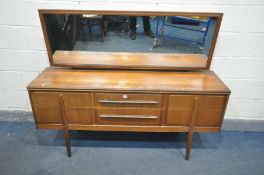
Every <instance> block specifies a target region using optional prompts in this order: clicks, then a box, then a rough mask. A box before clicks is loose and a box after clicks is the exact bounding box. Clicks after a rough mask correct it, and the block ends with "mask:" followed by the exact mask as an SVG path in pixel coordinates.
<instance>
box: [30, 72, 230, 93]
mask: <svg viewBox="0 0 264 175" xmlns="http://www.w3.org/2000/svg"><path fill="white" fill-rule="evenodd" d="M27 88H28V89H29V90H31V89H32V90H34V89H41V90H45V89H47V90H52V89H54V90H60V91H62V90H71V91H73V90H80V91H87V90H89V91H111V92H113V91H120V92H126V91H133V92H136V93H144V92H153V93H157V92H158V93H225V94H229V93H230V90H229V89H228V88H227V87H226V86H225V84H224V83H223V82H222V81H221V80H220V79H219V78H218V77H217V76H216V75H215V73H214V72H213V71H192V72H168V71H117V70H73V69H60V68H47V69H45V70H44V71H43V72H42V73H41V74H40V75H39V76H38V77H37V78H36V79H34V80H33V81H32V82H31V83H30V84H29V86H28V87H27Z"/></svg>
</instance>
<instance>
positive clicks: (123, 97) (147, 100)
mask: <svg viewBox="0 0 264 175" xmlns="http://www.w3.org/2000/svg"><path fill="white" fill-rule="evenodd" d="M94 97H95V99H94V103H95V107H100V108H152V109H156V108H161V105H162V96H161V95H153V94H130V93H122V94H121V93H120V94H116V93H95V94H94Z"/></svg>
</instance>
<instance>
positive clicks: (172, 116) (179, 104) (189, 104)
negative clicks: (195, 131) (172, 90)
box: [165, 95, 195, 126]
mask: <svg viewBox="0 0 264 175" xmlns="http://www.w3.org/2000/svg"><path fill="white" fill-rule="evenodd" d="M194 98H195V96H191V95H170V96H168V109H167V115H166V118H165V124H166V125H176V126H187V125H189V123H190V122H191V116H192V111H193V105H194Z"/></svg>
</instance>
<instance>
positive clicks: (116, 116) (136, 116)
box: [99, 114, 158, 119]
mask: <svg viewBox="0 0 264 175" xmlns="http://www.w3.org/2000/svg"><path fill="white" fill-rule="evenodd" d="M99 117H101V118H127V119H156V118H158V116H156V115H114V114H101V115H99Z"/></svg>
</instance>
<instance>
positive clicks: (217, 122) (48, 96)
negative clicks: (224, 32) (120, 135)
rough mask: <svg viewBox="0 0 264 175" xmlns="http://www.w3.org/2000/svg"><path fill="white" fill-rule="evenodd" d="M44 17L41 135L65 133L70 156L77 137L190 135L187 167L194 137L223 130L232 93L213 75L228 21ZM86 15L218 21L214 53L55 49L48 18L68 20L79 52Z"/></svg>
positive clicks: (35, 86)
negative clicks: (45, 58)
mask: <svg viewBox="0 0 264 175" xmlns="http://www.w3.org/2000/svg"><path fill="white" fill-rule="evenodd" d="M39 14H40V19H41V24H42V29H43V33H44V37H45V42H46V46H47V51H48V56H49V61H50V65H51V67H49V68H46V69H45V70H44V71H43V72H42V73H41V74H40V75H39V76H38V77H36V78H35V79H34V80H33V81H32V82H31V83H30V84H29V85H28V87H27V89H28V92H29V97H30V101H31V105H32V111H33V114H34V119H35V124H36V127H37V128H43V129H59V130H64V132H65V142H66V148H67V154H68V156H71V147H70V131H71V130H89V131H130V132H186V133H187V134H188V137H187V144H186V159H187V160H188V159H189V157H190V150H191V145H192V136H193V132H219V131H220V130H221V125H222V122H223V117H224V114H225V109H226V106H227V103H228V98H229V95H230V90H229V89H228V87H227V86H226V85H225V84H224V83H223V82H222V81H221V80H220V79H219V78H218V77H217V75H216V74H215V73H214V72H213V71H210V70H209V68H210V64H211V59H212V55H213V51H214V47H215V43H216V39H217V34H218V31H219V27H220V24H221V19H222V14H221V13H177V12H129V11H126V12H125V11H124V12H123V11H74V10H39ZM81 14H98V15H104V17H105V16H106V17H107V15H111V16H113V15H122V16H125V15H130V16H160V17H161V18H162V17H165V16H166V17H167V16H169V17H171V16H176V17H177V16H186V19H189V17H190V18H191V19H193V18H192V16H207V17H211V18H213V19H215V23H214V25H215V26H214V27H215V28H214V31H213V32H212V34H211V40H210V41H209V46H206V45H205V46H203V47H209V50H208V52H207V53H203V52H204V50H203V49H204V48H202V51H201V50H200V51H199V53H198V54H197V53H194V52H192V53H144V52H141V51H140V52H105V51H100V52H94V51H80V50H75V49H73V47H70V48H69V47H66V46H65V47H64V48H62V47H59V44H57V45H55V46H54V44H52V42H53V41H54V38H52V37H51V35H50V34H49V32H50V31H49V25H48V24H50V21H47V20H48V19H50V18H48V17H50V16H51V15H56V16H59V15H62V16H60V18H61V17H64V18H65V17H67V19H66V20H65V19H64V21H65V25H69V26H68V28H72V29H70V30H69V31H71V32H69V31H67V32H69V33H70V34H69V33H66V32H65V33H66V34H67V35H66V34H65V33H64V34H65V36H64V40H63V42H65V41H66V40H67V41H69V40H70V41H71V42H72V41H73V44H75V43H77V42H79V41H78V39H76V38H78V33H79V32H76V31H78V28H80V25H79V24H80V19H81V17H80V15H81ZM52 17H53V16H52ZM187 17H188V18H187ZM104 19H105V18H104ZM202 22H204V21H202ZM53 28H54V27H53ZM53 28H51V29H53ZM61 30H62V31H63V30H64V29H61ZM57 32H58V31H57ZM74 35H75V36H74ZM156 36H157V35H156ZM55 37H57V36H55ZM104 37H105V38H104V39H105V40H106V41H107V35H106V36H104ZM74 38H75V39H74ZM158 38H159V37H157V38H155V39H158ZM58 40H61V39H58ZM129 42H130V41H129ZM57 43H58V42H57ZM89 44H90V42H89ZM102 44H104V43H102ZM207 44H208V43H207Z"/></svg>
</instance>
